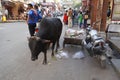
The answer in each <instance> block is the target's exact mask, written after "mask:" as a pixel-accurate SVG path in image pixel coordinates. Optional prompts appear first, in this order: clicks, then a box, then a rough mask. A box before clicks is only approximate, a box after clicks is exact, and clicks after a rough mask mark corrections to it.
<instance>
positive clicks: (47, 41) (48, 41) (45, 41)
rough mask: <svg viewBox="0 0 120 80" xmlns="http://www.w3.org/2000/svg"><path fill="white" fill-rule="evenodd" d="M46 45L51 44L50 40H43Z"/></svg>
mask: <svg viewBox="0 0 120 80" xmlns="http://www.w3.org/2000/svg"><path fill="white" fill-rule="evenodd" d="M42 41H43V42H44V43H50V42H51V41H50V40H44V39H43V40H42Z"/></svg>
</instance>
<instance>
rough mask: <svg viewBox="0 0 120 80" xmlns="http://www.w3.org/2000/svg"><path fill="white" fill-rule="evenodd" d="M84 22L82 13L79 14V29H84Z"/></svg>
mask: <svg viewBox="0 0 120 80" xmlns="http://www.w3.org/2000/svg"><path fill="white" fill-rule="evenodd" d="M82 21H83V15H82V12H80V13H79V15H78V22H79V27H80V28H81V27H82Z"/></svg>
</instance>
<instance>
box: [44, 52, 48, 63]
mask: <svg viewBox="0 0 120 80" xmlns="http://www.w3.org/2000/svg"><path fill="white" fill-rule="evenodd" d="M43 64H47V52H46V51H45V52H44V60H43Z"/></svg>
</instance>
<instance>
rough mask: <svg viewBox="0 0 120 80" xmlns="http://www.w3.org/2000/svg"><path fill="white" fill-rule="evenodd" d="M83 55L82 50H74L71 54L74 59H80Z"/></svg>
mask: <svg viewBox="0 0 120 80" xmlns="http://www.w3.org/2000/svg"><path fill="white" fill-rule="evenodd" d="M84 57H85V56H84V53H83V52H82V51H79V52H76V53H75V54H74V55H73V56H72V58H74V59H82V58H84Z"/></svg>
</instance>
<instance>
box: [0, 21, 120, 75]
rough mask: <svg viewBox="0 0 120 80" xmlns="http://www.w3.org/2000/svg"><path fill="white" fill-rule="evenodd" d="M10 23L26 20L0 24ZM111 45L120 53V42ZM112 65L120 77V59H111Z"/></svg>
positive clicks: (101, 33)
mask: <svg viewBox="0 0 120 80" xmlns="http://www.w3.org/2000/svg"><path fill="white" fill-rule="evenodd" d="M10 22H25V20H7V21H6V22H0V23H10ZM74 28H75V29H78V27H77V26H75V27H74ZM99 34H100V36H101V37H103V38H104V39H105V32H99ZM110 45H112V46H113V48H115V49H117V50H118V51H119V52H120V41H119V40H118V41H116V40H110ZM111 63H112V65H113V68H114V69H115V71H116V72H117V73H118V75H119V76H120V59H115V58H114V59H111Z"/></svg>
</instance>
